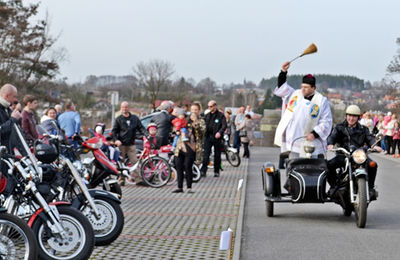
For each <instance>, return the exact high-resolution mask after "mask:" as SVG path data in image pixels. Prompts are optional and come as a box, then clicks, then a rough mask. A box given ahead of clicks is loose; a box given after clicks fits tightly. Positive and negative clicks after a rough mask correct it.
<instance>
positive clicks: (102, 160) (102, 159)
mask: <svg viewBox="0 0 400 260" xmlns="http://www.w3.org/2000/svg"><path fill="white" fill-rule="evenodd" d="M93 154H94V157H95V158H96V159H97V160H98V161H99V163H101V165H102V166H103V167H104V168H105V169H107V170H109V171H111V172H113V173H114V174H119V171H118V169H117V168H116V167H115V165H114V164H113V163H112V162H111V161H110V160H109V159H108V158H107V156H106V155H105V154H104V153H103V151H101V150H100V149H97V150H94V151H93Z"/></svg>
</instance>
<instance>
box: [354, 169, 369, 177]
mask: <svg viewBox="0 0 400 260" xmlns="http://www.w3.org/2000/svg"><path fill="white" fill-rule="evenodd" d="M353 174H354V176H356V177H357V178H358V177H360V176H367V175H368V174H367V171H366V170H365V169H364V168H358V169H356V170H355V171H354V172H353Z"/></svg>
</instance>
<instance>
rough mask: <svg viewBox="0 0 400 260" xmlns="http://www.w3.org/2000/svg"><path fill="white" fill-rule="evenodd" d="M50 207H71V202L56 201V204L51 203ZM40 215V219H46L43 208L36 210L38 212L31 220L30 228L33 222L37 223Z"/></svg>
mask: <svg viewBox="0 0 400 260" xmlns="http://www.w3.org/2000/svg"><path fill="white" fill-rule="evenodd" d="M49 205H55V206H57V205H71V203H70V202H67V201H56V202H51V203H49ZM39 215H40V217H42V218H43V219H46V218H47V217H46V215H45V214H44V213H43V208H40V209H38V210H36V212H35V213H34V214H33V215H32V216H31V217H30V218H29V221H28V226H29V227H32V225H33V222H35V220H36V218H37V217H38V216H39Z"/></svg>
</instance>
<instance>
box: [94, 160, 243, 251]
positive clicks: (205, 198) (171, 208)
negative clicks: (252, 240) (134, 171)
mask: <svg viewBox="0 0 400 260" xmlns="http://www.w3.org/2000/svg"><path fill="white" fill-rule="evenodd" d="M247 165H248V163H247V160H246V159H243V160H242V163H241V165H240V166H239V167H237V168H234V167H232V166H230V165H229V164H228V163H227V162H224V166H225V167H224V171H222V172H221V174H220V177H219V178H214V176H213V171H212V169H209V171H208V175H207V177H206V178H202V179H201V180H200V182H198V183H194V184H193V190H194V191H195V193H194V194H188V193H178V194H175V193H171V192H172V191H173V190H174V189H176V184H175V185H174V186H165V187H162V188H159V189H155V188H150V187H136V186H129V185H128V186H125V187H123V194H122V196H123V197H122V209H123V211H124V215H125V225H124V229H123V231H122V234H121V235H120V237H119V238H118V239H117V240H116V241H114V242H113V243H112V244H111V245H108V246H104V247H96V248H95V250H94V251H93V254H92V256H91V258H90V259H103V258H104V259H227V252H226V251H220V250H219V238H220V234H221V232H222V231H223V230H227V229H228V227H231V228H232V229H233V230H234V231H236V225H237V221H238V215H239V208H240V207H239V205H238V204H237V202H238V200H237V199H238V191H237V185H238V181H239V180H240V179H243V177H244V175H245V172H246V171H247ZM184 185H185V183H184Z"/></svg>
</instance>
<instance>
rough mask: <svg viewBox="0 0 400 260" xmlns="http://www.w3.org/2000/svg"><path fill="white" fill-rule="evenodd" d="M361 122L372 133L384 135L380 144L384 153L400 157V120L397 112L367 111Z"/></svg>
mask: <svg viewBox="0 0 400 260" xmlns="http://www.w3.org/2000/svg"><path fill="white" fill-rule="evenodd" d="M360 124H361V125H364V126H366V127H367V128H368V129H369V131H370V132H371V133H372V134H374V135H381V136H382V140H381V142H380V143H379V146H380V147H381V148H382V150H383V151H382V152H383V153H384V154H388V155H392V156H393V158H396V157H397V158H400V127H399V125H400V122H399V120H398V118H397V115H396V114H392V113H391V112H388V113H387V114H384V113H372V112H365V113H364V114H362V115H361V119H360Z"/></svg>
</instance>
